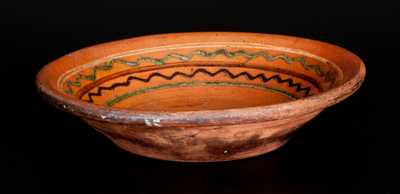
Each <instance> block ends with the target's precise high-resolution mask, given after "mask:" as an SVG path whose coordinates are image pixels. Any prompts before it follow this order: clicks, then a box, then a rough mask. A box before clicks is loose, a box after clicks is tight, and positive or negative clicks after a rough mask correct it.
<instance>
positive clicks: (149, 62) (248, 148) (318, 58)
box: [37, 32, 365, 162]
mask: <svg viewBox="0 0 400 194" xmlns="http://www.w3.org/2000/svg"><path fill="white" fill-rule="evenodd" d="M364 77H365V66H364V64H363V62H362V61H361V60H360V59H359V58H358V57H357V56H356V55H354V54H352V53H351V52H349V51H347V50H345V49H343V48H340V47H337V46H334V45H331V44H327V43H323V42H319V41H315V40H309V39H303V38H297V37H290V36H282V35H270V34H258V33H238V32H235V33H233V32H198V33H175V34H161V35H151V36H143V37H138V38H131V39H126V40H120V41H114V42H110V43H105V44H100V45H96V46H92V47H88V48H85V49H82V50H79V51H76V52H73V53H70V54H67V55H65V56H63V57H61V58H59V59H57V60H55V61H53V62H51V63H50V64H48V65H46V66H45V67H44V68H43V69H42V70H41V71H40V72H39V73H38V75H37V86H38V88H39V91H40V93H41V94H43V96H44V97H45V98H46V99H47V100H48V101H49V102H51V103H52V104H54V105H55V106H57V107H59V108H61V109H63V110H65V111H67V112H70V113H72V114H74V115H77V116H79V117H81V118H82V119H83V120H85V121H86V122H87V123H89V124H90V125H91V126H92V127H94V128H95V129H96V130H98V131H99V132H101V133H102V134H104V135H106V136H107V137H109V138H110V139H111V140H112V141H113V142H114V143H115V144H116V145H118V146H119V147H121V148H123V149H125V150H127V151H129V152H132V153H135V154H139V155H143V156H148V157H152V158H158V159H164V160H173V161H185V162H213V161H226V160H235V159H241V158H247V157H252V156H256V155H260V154H263V153H267V152H270V151H272V150H275V149H277V148H278V147H280V146H282V145H283V144H285V143H286V142H287V141H288V139H289V137H290V135H291V134H292V133H293V132H294V131H295V130H296V129H297V128H298V127H299V126H301V125H303V124H304V123H306V122H307V121H309V120H310V119H312V118H313V117H315V116H316V115H317V114H318V113H320V112H321V111H322V110H323V109H324V108H326V107H329V106H331V105H334V104H336V103H338V102H339V101H341V100H343V99H345V98H346V97H348V96H350V95H351V94H353V93H354V92H355V91H356V90H357V89H358V88H359V87H360V85H361V84H362V81H363V79H364Z"/></svg>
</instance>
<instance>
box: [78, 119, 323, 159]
mask: <svg viewBox="0 0 400 194" xmlns="http://www.w3.org/2000/svg"><path fill="white" fill-rule="evenodd" d="M319 112H320V111H317V112H312V113H309V114H305V115H303V116H300V117H296V118H287V119H280V120H273V121H267V122H260V123H245V124H236V125H218V126H177V127H173V126H168V127H162V126H156V125H157V124H155V123H152V124H150V123H147V125H126V124H116V123H107V122H102V121H97V120H87V119H86V120H85V121H86V122H87V123H89V125H91V126H92V127H94V128H95V129H96V130H98V131H99V132H101V133H102V134H104V135H105V136H107V137H108V138H110V139H111V140H112V141H113V142H114V143H115V144H116V145H117V146H119V147H121V148H123V149H125V150H127V151H129V152H131V153H134V154H138V155H142V156H147V157H150V158H157V159H162V160H170V161H182V162H216V161H228V160H237V159H242V158H248V157H252V156H257V155H260V154H264V153H267V152H270V151H273V150H275V149H277V148H279V147H281V146H282V145H284V144H285V143H286V142H287V141H288V140H289V138H290V137H291V135H293V133H294V132H295V131H296V129H297V128H299V127H300V126H302V125H303V124H304V123H306V122H307V121H309V120H311V119H312V118H314V117H315V116H316V115H317V114H318V113H319Z"/></svg>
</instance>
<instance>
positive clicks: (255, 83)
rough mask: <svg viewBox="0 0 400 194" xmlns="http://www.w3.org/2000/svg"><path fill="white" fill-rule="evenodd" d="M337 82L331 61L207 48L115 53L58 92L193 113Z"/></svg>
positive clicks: (77, 72) (80, 71) (270, 100)
mask: <svg viewBox="0 0 400 194" xmlns="http://www.w3.org/2000/svg"><path fill="white" fill-rule="evenodd" d="M341 79H342V72H341V70H340V68H338V67H337V66H336V65H335V64H334V63H332V62H330V61H328V60H326V59H324V58H321V57H318V56H315V55H312V54H310V53H306V52H303V51H299V50H290V49H286V48H279V47H255V46H251V47H250V46H243V45H210V44H209V43H208V44H203V45H196V46H187V45H186V46H175V47H170V48H168V47H167V48H162V49H148V50H137V51H133V52H132V51H131V52H126V53H120V54H118V55H116V56H112V57H109V58H106V59H102V60H97V61H93V62H91V63H88V64H85V65H81V66H77V67H75V68H72V69H70V70H69V71H68V72H66V73H64V74H63V75H62V76H61V77H60V78H59V80H58V86H59V89H60V90H62V92H64V93H65V94H67V95H71V96H73V97H74V98H77V99H80V100H82V101H86V102H90V103H94V104H98V105H104V106H108V107H114V108H124V109H131V110H138V111H193V110H216V109H228V108H242V107H253V106H263V105H270V104H276V103H282V102H287V101H291V100H296V99H300V98H304V97H307V96H312V95H315V94H318V93H321V92H324V91H326V90H329V89H330V88H332V87H334V86H335V85H337V84H338V83H339V82H340V80H341Z"/></svg>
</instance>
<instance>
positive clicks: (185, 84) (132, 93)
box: [105, 82, 298, 107]
mask: <svg viewBox="0 0 400 194" xmlns="http://www.w3.org/2000/svg"><path fill="white" fill-rule="evenodd" d="M193 86H236V87H246V88H254V89H261V90H264V91H268V92H273V93H278V94H282V95H285V96H287V97H289V98H292V99H298V97H296V96H294V95H293V94H291V93H289V92H287V91H284V90H280V89H275V88H270V87H267V86H265V85H263V84H250V83H240V82H177V83H167V84H161V85H158V86H152V87H146V88H141V89H137V90H134V91H130V92H126V93H124V94H122V95H119V96H117V97H114V98H112V99H110V100H107V101H106V103H105V105H106V106H109V107H111V106H114V105H115V104H116V103H118V102H121V101H123V100H125V99H127V98H130V97H132V96H136V95H140V94H144V93H147V92H151V91H155V90H160V89H168V88H176V87H193Z"/></svg>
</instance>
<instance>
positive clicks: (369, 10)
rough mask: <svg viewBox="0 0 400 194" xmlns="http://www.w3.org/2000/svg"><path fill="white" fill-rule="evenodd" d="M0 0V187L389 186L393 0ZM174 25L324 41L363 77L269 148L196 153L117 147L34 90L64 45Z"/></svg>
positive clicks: (389, 189) (240, 189) (308, 189)
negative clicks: (224, 155)
mask: <svg viewBox="0 0 400 194" xmlns="http://www.w3.org/2000/svg"><path fill="white" fill-rule="evenodd" d="M1 8H2V9H1V14H2V16H1V27H0V29H1V43H2V47H1V48H2V51H1V53H2V54H1V56H2V57H1V63H0V65H1V67H0V69H1V75H0V76H1V88H2V90H1V102H2V105H1V126H0V128H1V130H0V132H1V135H0V139H1V142H0V145H1V146H0V158H1V160H0V162H1V168H0V177H1V178H3V179H4V180H2V181H1V182H0V193H18V192H20V191H21V190H26V191H28V193H63V192H79V193H80V192H85V193H131V192H133V193H383V194H389V193H396V192H395V184H396V183H397V182H398V179H399V178H398V176H395V175H396V172H397V171H396V170H395V169H397V168H396V167H395V163H396V162H395V161H394V156H395V155H398V153H399V152H398V151H397V150H396V149H395V146H394V144H395V142H396V136H395V133H394V131H396V130H398V129H396V126H395V125H394V126H393V125H392V126H391V125H390V122H391V121H396V118H395V117H396V111H395V110H396V108H395V105H394V104H396V103H395V101H397V100H398V98H397V97H396V96H397V95H396V93H395V92H396V91H397V90H398V83H397V82H396V81H395V79H396V78H397V77H398V76H397V77H396V71H397V70H396V66H398V65H400V63H399V54H398V53H399V46H398V42H399V41H398V40H399V38H398V34H399V30H398V29H397V28H396V27H397V26H398V25H399V24H400V22H399V19H398V18H399V17H398V16H399V14H398V13H397V12H398V11H400V10H396V6H395V5H393V3H388V2H383V1H382V2H376V3H374V2H368V1H347V2H346V1H332V2H329V1H311V2H310V1H292V2H290V1H286V2H284V1H279V2H277V1H274V2H272V1H263V2H262V3H260V2H252V1H229V2H221V1H220V2H216V1H197V0H196V1H183V2H177V1H174V2H173V1H159V2H157V1H154V0H151V1H150V0H145V1H108V2H105V1H83V0H82V1H67V0H57V1H48V2H46V1H40V2H39V1H14V2H12V3H2V5H1ZM183 31H186V32H187V31H249V32H264V33H278V34H286V35H294V36H301V37H306V38H312V39H317V40H321V41H326V42H330V43H333V44H337V45H339V46H342V47H345V48H347V49H349V50H351V51H353V52H354V53H356V54H357V55H359V56H360V57H361V58H362V59H363V60H364V62H365V63H366V66H367V77H366V81H365V83H364V85H363V86H362V88H361V89H360V90H359V91H358V92H357V93H356V94H354V95H353V96H351V97H350V98H348V99H346V100H345V101H344V102H342V103H340V104H338V105H336V106H334V107H331V108H329V109H326V110H325V111H324V112H323V113H321V114H320V115H319V116H318V117H316V118H315V119H314V120H312V121H311V122H309V123H308V124H306V125H305V126H303V127H302V128H301V129H300V130H299V132H298V133H296V135H295V136H294V137H293V138H292V139H291V141H289V143H288V144H287V145H285V146H284V147H282V148H281V149H279V150H277V151H274V152H272V153H270V154H266V155H262V156H258V157H254V158H249V159H244V160H239V161H232V162H224V163H206V164H193V163H176V162H167V161H159V160H154V159H148V158H144V157H140V156H136V155H132V154H129V153H128V152H125V151H123V150H121V149H119V148H117V147H116V146H114V145H113V144H112V143H111V142H110V141H108V140H107V139H106V138H105V137H103V136H102V135H100V134H99V133H97V132H95V131H94V130H93V129H91V128H90V127H89V126H88V125H86V124H85V123H84V122H82V121H81V120H79V118H77V117H74V116H71V115H70V114H67V113H64V112H61V111H59V110H57V109H55V108H53V107H51V106H50V105H48V104H47V103H46V102H44V101H43V100H42V99H41V98H40V97H39V96H38V94H37V92H36V88H35V84H34V80H35V75H36V73H37V72H38V71H39V70H40V68H42V67H43V66H44V65H45V64H46V63H48V62H50V61H51V60H54V59H56V58H57V57H60V56H62V55H64V54H66V53H69V52H72V51H74V50H77V49H80V48H83V47H86V46H90V45H93V44H97V43H102V42H108V41H112V40H118V39H123V38H129V37H133V36H139V35H147V34H155V33H166V32H183ZM389 110H392V111H393V110H394V113H389V112H388V111H389ZM397 112H398V111H397ZM392 117H394V118H392ZM396 177H397V178H396Z"/></svg>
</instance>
